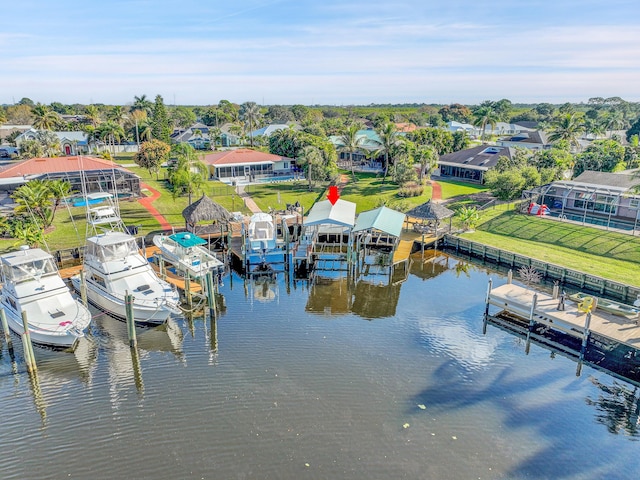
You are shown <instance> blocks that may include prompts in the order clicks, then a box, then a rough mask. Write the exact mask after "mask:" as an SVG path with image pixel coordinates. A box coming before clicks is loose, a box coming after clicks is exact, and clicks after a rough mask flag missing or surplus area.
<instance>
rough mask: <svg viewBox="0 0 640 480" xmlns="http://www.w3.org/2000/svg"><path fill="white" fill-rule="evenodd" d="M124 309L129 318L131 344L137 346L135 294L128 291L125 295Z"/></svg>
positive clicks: (128, 331)
mask: <svg viewBox="0 0 640 480" xmlns="http://www.w3.org/2000/svg"><path fill="white" fill-rule="evenodd" d="M124 310H125V315H126V318H127V333H128V334H129V346H130V347H136V346H137V345H138V339H137V338H136V323H135V320H134V318H133V295H131V294H130V293H129V291H127V292H126V294H125V297H124Z"/></svg>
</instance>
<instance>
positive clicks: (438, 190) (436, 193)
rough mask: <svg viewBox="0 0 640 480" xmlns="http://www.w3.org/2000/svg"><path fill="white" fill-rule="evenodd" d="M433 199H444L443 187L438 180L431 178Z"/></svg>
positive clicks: (437, 200)
mask: <svg viewBox="0 0 640 480" xmlns="http://www.w3.org/2000/svg"><path fill="white" fill-rule="evenodd" d="M431 200H433V201H436V202H439V201H440V200H442V187H441V186H440V184H439V183H438V182H434V181H433V180H431Z"/></svg>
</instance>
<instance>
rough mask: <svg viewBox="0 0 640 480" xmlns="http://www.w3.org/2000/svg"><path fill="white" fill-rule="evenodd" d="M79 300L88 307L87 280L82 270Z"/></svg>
mask: <svg viewBox="0 0 640 480" xmlns="http://www.w3.org/2000/svg"><path fill="white" fill-rule="evenodd" d="M80 299H81V300H82V304H83V305H84V306H85V307H88V306H89V304H88V303H87V280H86V278H85V276H84V268H83V269H82V270H80Z"/></svg>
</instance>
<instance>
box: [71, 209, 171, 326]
mask: <svg viewBox="0 0 640 480" xmlns="http://www.w3.org/2000/svg"><path fill="white" fill-rule="evenodd" d="M88 212H89V215H88V224H89V225H91V226H92V227H93V228H94V232H95V234H94V235H93V236H91V237H89V238H87V241H86V245H85V253H84V262H83V270H84V277H85V285H86V293H87V299H88V300H89V302H91V303H92V304H94V305H95V306H97V307H98V308H100V309H101V310H104V311H106V312H108V313H110V314H112V315H113V316H115V317H118V318H126V311H125V297H126V294H127V293H130V294H132V295H133V305H132V306H133V317H134V320H135V322H136V323H138V324H141V325H155V324H160V323H163V322H164V321H165V320H166V319H167V318H168V317H169V315H170V314H171V313H175V314H178V313H180V309H179V308H178V304H179V301H180V298H179V296H178V292H177V291H176V290H175V288H173V287H172V286H171V285H170V284H169V283H167V282H165V281H164V280H161V279H160V278H158V276H157V275H156V273H155V271H154V270H153V269H152V268H151V265H149V262H148V261H147V259H146V258H145V257H144V255H142V254H141V253H140V251H139V249H138V245H137V244H136V239H135V237H133V236H132V235H130V234H128V233H125V227H124V225H123V223H122V221H121V219H120V216H119V213H118V209H117V206H116V205H105V206H100V207H95V208H90V209H89V210H88ZM99 228H102V229H103V232H102V233H97V230H98V229H99ZM71 282H72V284H73V286H74V288H75V289H76V290H78V291H81V288H82V287H81V278H80V275H76V276H74V277H72V278H71Z"/></svg>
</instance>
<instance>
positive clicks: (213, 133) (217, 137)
mask: <svg viewBox="0 0 640 480" xmlns="http://www.w3.org/2000/svg"><path fill="white" fill-rule="evenodd" d="M209 142H210V143H211V146H212V147H213V148H212V150H214V151H215V150H217V149H218V143H220V144H221V143H222V130H220V129H219V128H218V127H212V128H210V129H209Z"/></svg>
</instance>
